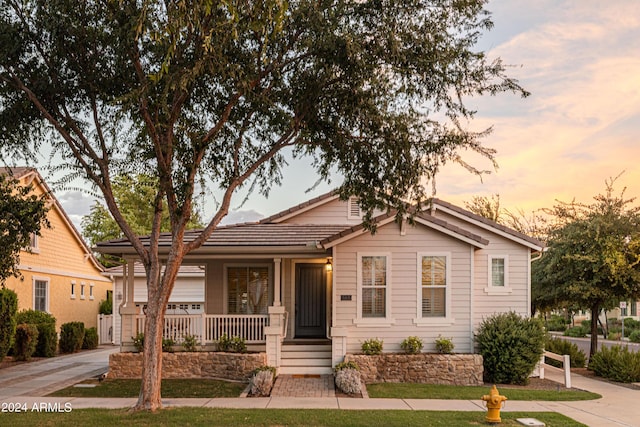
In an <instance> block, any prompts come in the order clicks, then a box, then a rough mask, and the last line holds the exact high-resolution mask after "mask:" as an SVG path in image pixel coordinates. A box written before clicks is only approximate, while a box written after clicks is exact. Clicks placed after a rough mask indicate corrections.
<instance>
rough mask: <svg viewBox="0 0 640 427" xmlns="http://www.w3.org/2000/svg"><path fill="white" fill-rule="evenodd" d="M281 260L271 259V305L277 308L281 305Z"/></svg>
mask: <svg viewBox="0 0 640 427" xmlns="http://www.w3.org/2000/svg"><path fill="white" fill-rule="evenodd" d="M281 262H282V259H281V258H274V259H273V305H274V306H275V307H279V306H281V305H282V303H281V296H280V294H281V292H282V279H281V277H282V276H281V274H280V273H281Z"/></svg>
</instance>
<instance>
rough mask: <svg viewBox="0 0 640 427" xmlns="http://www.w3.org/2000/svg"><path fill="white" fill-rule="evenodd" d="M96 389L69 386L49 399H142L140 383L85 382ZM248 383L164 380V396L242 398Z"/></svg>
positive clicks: (122, 381) (136, 381)
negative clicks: (139, 395)
mask: <svg viewBox="0 0 640 427" xmlns="http://www.w3.org/2000/svg"><path fill="white" fill-rule="evenodd" d="M81 384H90V385H91V384H92V385H95V387H92V388H85V387H73V386H72V387H67V388H63V389H61V390H58V391H55V392H53V393H51V394H49V396H55V397H138V394H139V393H140V380H139V379H137V380H105V381H102V382H98V381H96V380H88V381H83V382H82V383H81ZM245 387H246V384H242V383H235V382H229V381H218V380H206V379H197V380H173V379H163V380H162V392H161V393H162V397H166V398H179V397H193V398H197V397H211V398H213V397H238V396H240V393H242V391H243V390H244V389H245Z"/></svg>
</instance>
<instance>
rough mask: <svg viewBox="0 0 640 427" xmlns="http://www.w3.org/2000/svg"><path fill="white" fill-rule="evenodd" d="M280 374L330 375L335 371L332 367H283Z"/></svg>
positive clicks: (279, 370)
mask: <svg viewBox="0 0 640 427" xmlns="http://www.w3.org/2000/svg"><path fill="white" fill-rule="evenodd" d="M278 373H279V374H283V375H328V374H332V373H333V370H332V369H331V367H330V366H281V367H280V368H279V369H278Z"/></svg>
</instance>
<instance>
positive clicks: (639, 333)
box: [629, 329, 640, 342]
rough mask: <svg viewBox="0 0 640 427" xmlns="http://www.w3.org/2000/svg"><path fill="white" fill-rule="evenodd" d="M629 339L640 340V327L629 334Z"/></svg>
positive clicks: (632, 340)
mask: <svg viewBox="0 0 640 427" xmlns="http://www.w3.org/2000/svg"><path fill="white" fill-rule="evenodd" d="M629 341H631V342H640V329H636V330H634V331H633V332H631V333H630V334H629Z"/></svg>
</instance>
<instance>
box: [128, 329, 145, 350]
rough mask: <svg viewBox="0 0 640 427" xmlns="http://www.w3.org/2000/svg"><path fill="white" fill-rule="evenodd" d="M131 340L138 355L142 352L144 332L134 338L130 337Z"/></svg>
mask: <svg viewBox="0 0 640 427" xmlns="http://www.w3.org/2000/svg"><path fill="white" fill-rule="evenodd" d="M131 339H132V340H133V346H134V347H135V348H136V350H137V351H138V353H142V350H144V332H138V333H137V334H136V336H135V337H131Z"/></svg>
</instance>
